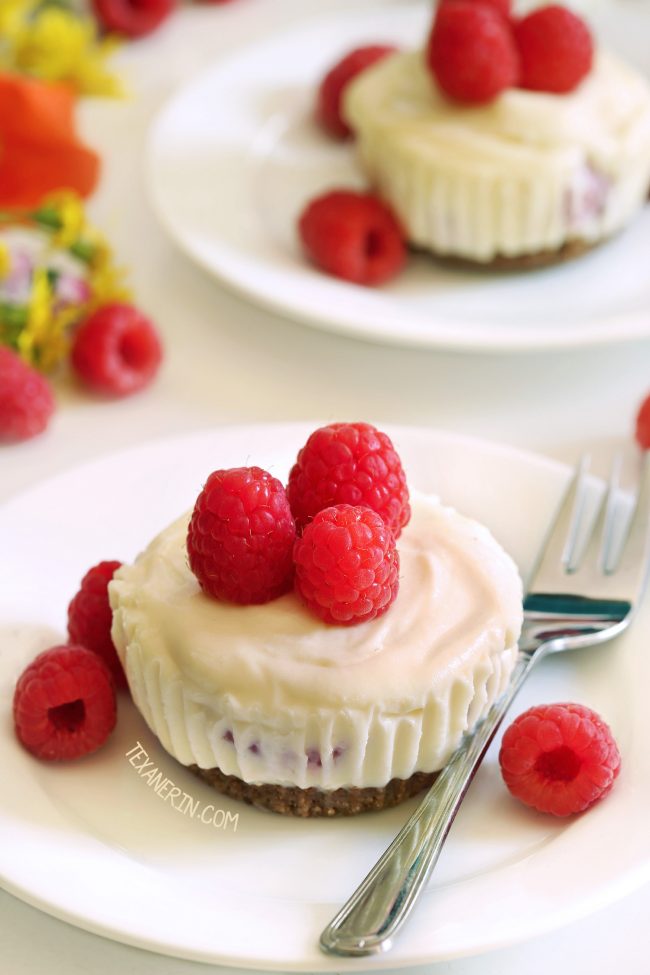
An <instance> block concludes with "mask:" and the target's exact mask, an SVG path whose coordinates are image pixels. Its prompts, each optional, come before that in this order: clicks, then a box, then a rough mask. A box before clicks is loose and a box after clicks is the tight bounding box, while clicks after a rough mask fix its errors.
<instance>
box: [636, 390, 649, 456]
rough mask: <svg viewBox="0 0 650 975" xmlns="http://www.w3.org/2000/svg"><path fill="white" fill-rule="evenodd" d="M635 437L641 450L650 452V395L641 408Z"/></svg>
mask: <svg viewBox="0 0 650 975" xmlns="http://www.w3.org/2000/svg"><path fill="white" fill-rule="evenodd" d="M634 436H635V439H636V442H637V444H638V445H639V447H640V448H641V450H650V395H648V396H646V398H645V399H644V401H643V403H642V404H641V406H640V407H639V412H638V413H637V415H636V429H635V432H634Z"/></svg>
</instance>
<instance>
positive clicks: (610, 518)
mask: <svg viewBox="0 0 650 975" xmlns="http://www.w3.org/2000/svg"><path fill="white" fill-rule="evenodd" d="M622 469H623V451H619V452H618V453H617V454H616V455H615V457H614V460H613V463H612V469H611V472H610V475H609V483H608V485H607V501H606V505H605V516H604V523H603V540H602V548H601V553H600V560H599V564H600V566H601V568H602V570H603V572H604V573H605V575H610V574H611V573H612V572H615V571H616V565H617V562H618V556H619V555H620V553H621V547H620V546H617V545H616V533H615V526H616V521H617V510H618V507H619V505H618V503H617V499H618V496H619V491H620V487H621V471H622Z"/></svg>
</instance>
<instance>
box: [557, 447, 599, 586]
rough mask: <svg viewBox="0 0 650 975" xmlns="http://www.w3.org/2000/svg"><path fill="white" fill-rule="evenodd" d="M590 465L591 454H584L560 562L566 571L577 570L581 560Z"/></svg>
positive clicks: (576, 478) (578, 470) (576, 477)
mask: <svg viewBox="0 0 650 975" xmlns="http://www.w3.org/2000/svg"><path fill="white" fill-rule="evenodd" d="M590 466H591V457H590V456H589V454H583V455H582V457H581V458H580V461H579V463H578V468H577V470H576V474H575V490H574V499H573V506H572V508H571V515H570V518H569V527H568V529H567V535H566V542H565V544H564V548H563V550H562V556H561V558H560V562H561V563H562V565H563V566H564V569H565V571H566V572H575V571H576V569H577V568H578V565H579V562H580V558H579V556H580V553H579V549H578V539H579V538H580V528H581V525H582V523H583V519H584V514H585V502H586V496H587V495H586V483H587V475H588V473H589V467H590Z"/></svg>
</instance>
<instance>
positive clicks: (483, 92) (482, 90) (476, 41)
mask: <svg viewBox="0 0 650 975" xmlns="http://www.w3.org/2000/svg"><path fill="white" fill-rule="evenodd" d="M426 61H427V64H428V66H429V68H430V69H431V71H432V72H433V74H434V76H435V78H436V80H437V82H438V84H439V86H440V88H441V89H442V90H443V91H444V93H445V94H446V95H448V96H449V98H453V99H454V100H455V101H458V102H466V103H468V104H477V105H480V104H483V103H485V102H490V101H492V100H493V99H494V98H496V97H497V95H500V94H501V92H502V91H505V89H506V88H510V87H512V86H513V85H516V84H517V81H518V79H519V56H518V54H517V48H516V46H515V42H514V38H513V36H512V29H511V27H510V25H509V23H507V21H506V20H505V19H504V17H503V16H502V14H501V12H500V11H498V10H497V9H495V7H494V6H487V5H485V4H481V3H475V2H473V0H453V2H448V3H442V4H441V5H440V6H439V7H438V11H437V13H436V16H435V19H434V22H433V28H432V30H431V34H430V36H429V40H428V42H427V48H426Z"/></svg>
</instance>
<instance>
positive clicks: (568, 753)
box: [499, 704, 621, 816]
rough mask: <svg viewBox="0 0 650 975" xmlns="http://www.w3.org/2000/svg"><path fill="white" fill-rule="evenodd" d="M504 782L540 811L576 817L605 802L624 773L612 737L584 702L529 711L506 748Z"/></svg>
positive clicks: (512, 730)
mask: <svg viewBox="0 0 650 975" xmlns="http://www.w3.org/2000/svg"><path fill="white" fill-rule="evenodd" d="M499 763H500V765H501V774H502V775H503V778H504V781H505V783H506V785H507V787H508V789H509V790H510V792H511V793H512V795H513V796H515V797H516V798H517V799H521V801H522V802H523V803H525V804H526V805H527V806H533V808H534V809H538V810H539V811H540V812H547V813H552V814H553V815H554V816H570V815H571V814H572V813H578V812H582V811H583V810H584V809H587V808H588V807H589V806H591V805H592V803H594V802H597V800H598V799H602V798H603V796H606V795H607V793H608V792H609V791H610V789H611V788H612V785H613V784H614V779H615V778H616V776H617V775H618V773H619V768H620V764H621V757H620V755H619V752H618V748H617V747H616V742H615V741H614V738H613V737H612V733H611V731H610V730H609V728H608V727H607V725H606V724H605V722H604V721H603V720H602V718H600V717H599V716H598V715H597V714H596V712H595V711H592V710H591V709H590V708H586V707H583V706H582V705H581V704H546V705H540V706H539V707H534V708H529V710H528V711H525V712H524V714H520V715H519V717H518V718H517V719H516V720H515V721H514V722H513V723H512V724H511V725H510V727H509V728H508V730H507V731H506V733H505V735H504V736H503V742H502V744H501V751H500V752H499Z"/></svg>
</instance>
